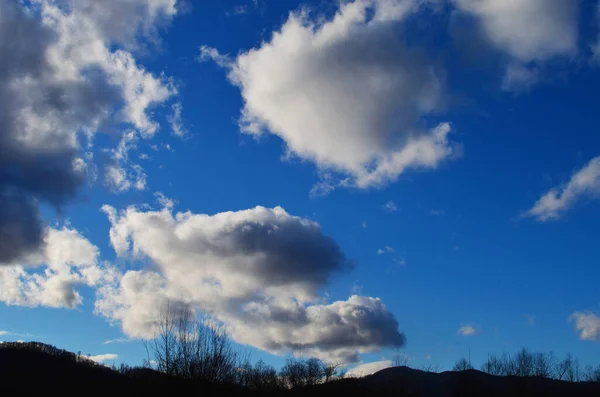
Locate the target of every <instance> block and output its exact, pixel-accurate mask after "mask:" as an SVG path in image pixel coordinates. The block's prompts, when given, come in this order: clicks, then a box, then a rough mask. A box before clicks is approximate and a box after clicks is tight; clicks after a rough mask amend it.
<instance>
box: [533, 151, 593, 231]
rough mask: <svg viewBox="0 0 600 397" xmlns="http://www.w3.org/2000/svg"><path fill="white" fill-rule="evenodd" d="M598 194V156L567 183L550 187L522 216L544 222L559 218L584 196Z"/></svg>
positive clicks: (589, 196) (588, 196)
mask: <svg viewBox="0 0 600 397" xmlns="http://www.w3.org/2000/svg"><path fill="white" fill-rule="evenodd" d="M598 194H600V156H599V157H594V158H593V159H591V160H590V162H589V163H588V164H587V165H586V166H585V167H583V168H582V169H580V170H578V171H577V172H575V173H574V174H573V175H572V176H571V179H570V180H569V182H568V183H566V184H565V185H562V186H558V187H555V188H553V189H550V191H548V192H547V193H546V194H544V195H543V196H542V197H540V199H539V200H538V201H537V202H536V203H535V204H534V205H533V207H532V208H531V209H529V210H528V211H527V212H526V213H525V214H524V215H523V216H528V217H532V218H535V219H537V220H539V221H542V222H545V221H549V220H555V219H559V218H560V217H561V216H562V215H563V214H564V213H565V212H566V211H568V210H569V209H570V208H571V207H573V206H574V205H575V204H576V203H577V202H578V201H580V200H582V199H584V198H590V199H595V198H597V197H598Z"/></svg>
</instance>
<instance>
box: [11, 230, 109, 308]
mask: <svg viewBox="0 0 600 397" xmlns="http://www.w3.org/2000/svg"><path fill="white" fill-rule="evenodd" d="M44 243H45V244H44V249H43V251H42V252H35V253H32V254H29V255H28V256H26V257H25V258H23V259H22V261H20V262H18V263H15V262H12V263H4V264H2V265H0V302H4V303H5V304H7V305H16V306H28V307H37V306H45V307H54V308H58V307H65V308H74V307H76V306H78V305H79V304H81V303H82V297H81V295H80V294H79V292H78V291H77V287H78V286H95V285H98V284H99V282H100V281H102V280H106V279H107V278H109V277H110V274H111V273H110V272H107V271H106V270H105V269H103V268H102V267H101V266H100V265H99V263H98V255H99V252H98V248H97V247H96V246H94V245H93V244H91V243H90V242H89V241H88V240H87V239H86V238H85V237H84V236H83V235H81V234H80V233H79V232H78V231H76V230H74V229H69V228H67V227H63V228H62V229H53V228H50V229H48V230H47V232H46V234H45V241H44Z"/></svg>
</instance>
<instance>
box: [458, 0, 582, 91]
mask: <svg viewBox="0 0 600 397" xmlns="http://www.w3.org/2000/svg"><path fill="white" fill-rule="evenodd" d="M454 4H455V5H456V7H457V8H458V9H459V10H460V11H462V12H463V13H466V14H468V15H470V16H472V17H474V18H475V19H476V21H477V22H478V24H479V26H480V28H481V31H482V33H483V36H484V38H485V40H487V42H488V43H489V44H490V45H491V46H492V47H493V48H495V49H497V50H498V51H500V52H502V53H504V54H506V55H507V56H508V58H509V61H508V65H507V69H506V75H505V77H504V82H503V87H504V88H505V89H509V90H519V89H523V88H528V87H529V86H531V85H532V84H534V83H535V82H536V80H537V73H536V69H535V65H536V64H539V63H541V62H544V61H547V60H550V59H552V58H555V57H558V56H570V55H574V54H575V53H576V52H577V40H578V26H577V25H578V10H579V2H578V1H575V0H454Z"/></svg>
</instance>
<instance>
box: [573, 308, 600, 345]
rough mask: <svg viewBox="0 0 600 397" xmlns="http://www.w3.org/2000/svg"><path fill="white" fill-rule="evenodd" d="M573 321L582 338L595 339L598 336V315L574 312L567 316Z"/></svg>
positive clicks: (599, 333) (599, 322) (599, 331)
mask: <svg viewBox="0 0 600 397" xmlns="http://www.w3.org/2000/svg"><path fill="white" fill-rule="evenodd" d="M569 320H570V321H574V322H575V329H576V330H577V331H579V338H580V339H582V340H591V341H597V340H598V338H599V337H600V317H598V316H597V315H596V314H594V313H590V312H575V313H573V314H572V315H571V317H570V318H569Z"/></svg>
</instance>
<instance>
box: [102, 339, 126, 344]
mask: <svg viewBox="0 0 600 397" xmlns="http://www.w3.org/2000/svg"><path fill="white" fill-rule="evenodd" d="M132 341H133V340H132V339H130V338H116V339H109V340H105V341H104V342H102V344H103V345H111V344H113V343H128V342H132Z"/></svg>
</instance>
